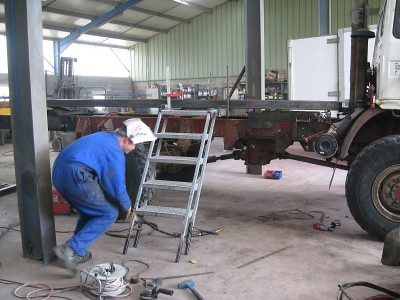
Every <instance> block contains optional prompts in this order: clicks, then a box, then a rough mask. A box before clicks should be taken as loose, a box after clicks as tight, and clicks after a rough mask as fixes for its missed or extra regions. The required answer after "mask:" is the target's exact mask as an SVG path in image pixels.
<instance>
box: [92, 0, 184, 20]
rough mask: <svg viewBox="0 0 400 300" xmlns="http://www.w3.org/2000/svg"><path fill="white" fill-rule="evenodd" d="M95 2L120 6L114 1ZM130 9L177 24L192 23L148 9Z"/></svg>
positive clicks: (101, 0) (99, 0) (98, 0)
mask: <svg viewBox="0 0 400 300" xmlns="http://www.w3.org/2000/svg"><path fill="white" fill-rule="evenodd" d="M94 1H97V2H101V3H105V4H109V5H113V6H115V5H119V2H116V1H114V0H94ZM129 9H130V10H133V11H137V12H141V13H144V14H147V15H151V16H155V17H160V18H164V19H168V20H172V21H176V22H180V23H190V20H187V19H182V18H178V17H174V16H170V15H166V14H163V13H159V12H156V11H153V10H148V9H144V8H140V7H131V8H129Z"/></svg>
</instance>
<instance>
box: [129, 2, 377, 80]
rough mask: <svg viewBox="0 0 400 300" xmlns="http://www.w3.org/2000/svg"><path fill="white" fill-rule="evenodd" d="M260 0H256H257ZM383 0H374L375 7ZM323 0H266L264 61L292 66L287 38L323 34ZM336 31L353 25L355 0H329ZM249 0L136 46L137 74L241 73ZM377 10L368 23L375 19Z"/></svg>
mask: <svg viewBox="0 0 400 300" xmlns="http://www.w3.org/2000/svg"><path fill="white" fill-rule="evenodd" d="M252 1H255V0H252ZM380 1H381V0H370V1H369V7H370V9H373V10H374V11H375V12H376V10H377V8H379V5H380ZM318 2H319V1H318V0H265V1H264V16H265V67H266V68H267V69H268V68H274V69H278V70H284V69H286V68H287V50H286V44H287V39H288V38H303V37H310V36H318V34H319V21H318ZM330 3H331V20H330V22H331V32H332V33H336V32H337V30H338V29H339V28H344V27H350V26H351V6H352V0H330ZM244 4H245V1H244V0H237V1H236V0H232V1H228V2H226V3H224V4H223V5H220V6H218V7H216V8H215V10H214V11H213V13H212V14H209V13H204V14H202V15H200V16H198V17H196V18H194V19H193V20H192V21H191V23H190V24H180V25H178V26H176V27H174V28H173V29H171V30H170V31H169V32H168V33H167V34H158V35H156V36H155V37H153V38H151V39H150V40H149V41H148V43H147V44H137V45H135V46H134V47H133V48H132V80H134V81H153V80H165V77H166V76H165V67H166V66H169V67H170V72H171V79H190V78H207V77H226V75H227V67H228V73H229V76H237V75H238V74H239V73H240V71H241V70H242V68H243V66H244V62H245V36H244V30H245V11H244ZM376 23H377V16H376V15H372V16H371V17H370V19H369V24H376Z"/></svg>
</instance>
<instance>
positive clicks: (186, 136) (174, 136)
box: [156, 132, 208, 140]
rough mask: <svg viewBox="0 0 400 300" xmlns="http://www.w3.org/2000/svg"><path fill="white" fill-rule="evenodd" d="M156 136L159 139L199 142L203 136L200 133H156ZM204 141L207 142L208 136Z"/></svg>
mask: <svg viewBox="0 0 400 300" xmlns="http://www.w3.org/2000/svg"><path fill="white" fill-rule="evenodd" d="M156 136H157V137H158V138H160V139H181V140H201V139H202V137H203V134H202V133H182V132H165V133H156ZM205 140H208V136H206V137H205Z"/></svg>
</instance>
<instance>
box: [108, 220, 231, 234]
mask: <svg viewBox="0 0 400 300" xmlns="http://www.w3.org/2000/svg"><path fill="white" fill-rule="evenodd" d="M143 224H146V225H148V226H149V227H150V228H152V229H154V230H155V231H158V232H160V233H162V234H165V235H167V236H170V237H173V238H180V237H181V234H180V233H179V232H168V231H165V230H162V229H160V228H159V227H158V225H157V224H156V223H153V222H149V221H146V220H143ZM127 230H129V229H122V230H109V231H107V232H106V234H107V235H109V236H111V237H116V238H126V234H117V233H118V232H124V231H127ZM192 230H193V231H192V237H198V236H206V235H210V234H212V235H218V234H219V233H220V232H221V231H223V230H224V229H223V228H219V229H215V230H204V229H199V228H197V227H193V228H192Z"/></svg>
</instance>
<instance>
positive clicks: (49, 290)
mask: <svg viewBox="0 0 400 300" xmlns="http://www.w3.org/2000/svg"><path fill="white" fill-rule="evenodd" d="M0 283H3V284H17V285H20V286H19V287H17V288H16V289H15V290H14V296H15V297H17V298H22V299H28V300H29V299H35V298H39V297H41V300H45V299H50V298H62V299H67V300H73V299H72V298H67V297H64V296H59V295H55V294H58V293H63V292H68V291H72V290H78V289H79V288H80V287H79V285H74V286H67V287H57V288H54V287H52V286H51V285H49V284H47V283H23V282H18V281H13V280H8V279H3V278H0ZM23 288H34V290H33V291H30V292H28V293H26V294H25V295H23V294H19V292H20V290H21V289H23ZM39 292H41V293H42V294H40V295H37V293H39Z"/></svg>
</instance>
